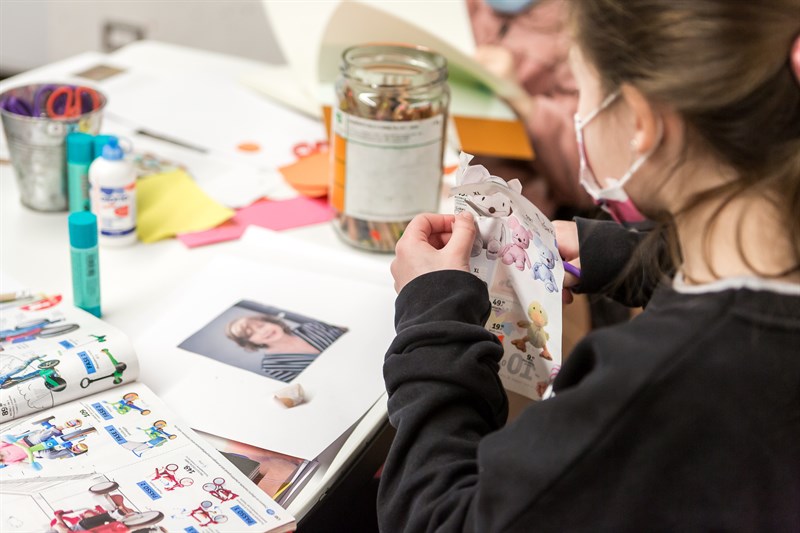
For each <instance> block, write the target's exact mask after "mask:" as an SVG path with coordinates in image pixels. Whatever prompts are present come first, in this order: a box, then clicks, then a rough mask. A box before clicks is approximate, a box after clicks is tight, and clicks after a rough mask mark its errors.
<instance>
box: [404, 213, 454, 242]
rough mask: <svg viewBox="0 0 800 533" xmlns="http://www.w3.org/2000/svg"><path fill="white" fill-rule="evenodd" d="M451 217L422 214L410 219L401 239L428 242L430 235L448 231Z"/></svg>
mask: <svg viewBox="0 0 800 533" xmlns="http://www.w3.org/2000/svg"><path fill="white" fill-rule="evenodd" d="M453 218H455V217H453V215H439V214H435V213H422V214H421V215H417V216H415V217H414V218H413V219H411V222H409V223H408V226H406V229H405V231H404V232H403V237H404V238H408V239H412V240H414V241H422V242H428V241H429V240H430V237H431V235H434V234H438V233H446V232H449V231H450V228H451V225H452V223H453Z"/></svg>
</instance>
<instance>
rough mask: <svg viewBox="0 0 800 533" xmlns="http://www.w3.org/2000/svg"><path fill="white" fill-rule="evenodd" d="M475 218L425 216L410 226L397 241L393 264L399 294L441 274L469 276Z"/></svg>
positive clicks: (415, 218)
mask: <svg viewBox="0 0 800 533" xmlns="http://www.w3.org/2000/svg"><path fill="white" fill-rule="evenodd" d="M475 232H476V230H475V223H474V222H473V220H472V215H471V214H470V213H468V212H466V211H462V212H461V213H459V214H458V215H457V216H453V215H437V214H422V215H417V216H416V217H414V219H413V220H412V221H411V222H409V224H408V227H407V228H406V230H405V232H404V233H403V236H402V237H401V238H400V240H399V241H397V247H396V248H395V252H396V253H397V256H396V257H395V259H394V261H392V267H391V271H392V276H394V289H395V290H396V291H397V292H398V293H399V292H400V291H401V290H402V289H403V287H405V286H406V284H407V283H408V282H409V281H411V280H412V279H414V278H416V277H418V276H421V275H423V274H427V273H428V272H435V271H437V270H463V271H465V272H469V253H470V250H471V249H472V242H473V241H474V240H475Z"/></svg>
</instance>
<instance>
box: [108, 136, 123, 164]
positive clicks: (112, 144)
mask: <svg viewBox="0 0 800 533" xmlns="http://www.w3.org/2000/svg"><path fill="white" fill-rule="evenodd" d="M124 157H125V153H124V152H123V151H122V148H120V146H119V139H117V138H116V137H111V138H110V139H109V140H108V142H107V143H106V145H105V146H103V159H106V160H108V161H119V160H120V159H122V158H124Z"/></svg>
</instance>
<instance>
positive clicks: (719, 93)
mask: <svg viewBox="0 0 800 533" xmlns="http://www.w3.org/2000/svg"><path fill="white" fill-rule="evenodd" d="M799 13H800V1H799V0H760V1H758V2H753V1H737V0H574V1H573V2H571V17H572V23H573V27H574V33H575V38H576V41H577V44H578V46H579V47H580V49H581V51H582V53H583V55H584V57H586V58H587V59H588V61H589V62H590V63H591V64H592V65H593V66H594V67H595V68H596V70H597V72H598V73H599V75H600V77H601V81H602V84H603V87H604V89H605V90H606V91H608V92H611V91H612V90H614V89H616V88H618V87H620V86H621V85H622V84H625V83H627V84H631V85H633V86H635V87H637V88H638V89H639V90H640V91H642V93H644V94H645V95H646V96H647V97H648V99H650V100H651V101H652V102H654V103H660V104H664V105H667V106H669V107H671V108H672V109H674V110H675V111H676V112H678V113H679V114H680V115H681V116H682V117H683V119H684V122H685V127H686V135H687V144H686V146H685V147H684V157H685V156H686V154H687V153H688V152H689V151H691V150H692V149H693V148H692V147H698V146H699V147H700V148H701V149H703V150H709V151H710V152H711V153H712V154H713V155H714V156H715V157H716V158H717V160H719V161H720V162H722V163H724V164H727V165H728V166H729V167H730V168H732V169H733V170H734V171H735V172H736V173H737V175H738V179H736V180H734V181H733V182H730V183H726V184H724V185H721V186H719V187H716V188H714V189H711V190H707V191H704V192H703V193H701V194H698V195H696V196H694V197H693V198H690V199H689V200H688V202H687V203H686V204H685V205H684V206H683V208H682V209H681V211H680V212H679V213H678V214H677V215H676V216H680V215H681V214H686V213H688V212H690V211H692V210H694V209H695V208H697V207H698V206H700V205H703V204H706V203H707V202H709V201H712V200H713V201H718V200H720V199H721V200H722V202H721V203H720V207H719V208H718V209H716V211H715V214H714V215H713V217H712V223H711V224H710V226H709V229H708V231H707V232H706V234H705V236H704V238H705V239H706V244H708V241H709V239H710V236H711V234H712V230H713V226H714V221H715V220H716V219H717V216H718V215H719V213H720V212H721V211H722V210H723V209H724V208H725V206H727V205H728V204H729V203H730V202H731V201H732V200H734V199H735V198H739V197H742V195H749V194H754V195H759V196H761V197H764V198H766V199H767V200H769V201H770V202H771V203H772V205H773V206H774V208H775V213H776V214H777V216H779V217H780V220H781V221H782V223H783V226H784V227H785V228H786V230H787V234H788V236H789V239H790V243H791V244H790V245H791V247H792V250H791V251H792V253H793V256H794V259H795V261H796V266H794V267H793V268H791V267H790V268H789V269H788V270H786V271H783V272H759V274H761V275H764V276H767V277H770V276H774V277H779V276H784V275H786V274H788V273H790V272H792V271H795V270H800V82H798V79H797V78H796V77H795V75H794V73H793V71H792V66H791V62H790V57H789V56H790V50H791V47H792V43H793V42H794V40H795V39H796V38H798V36H800V16H799V15H798V14H799ZM676 164H677V163H676ZM665 222H666V225H667V226H669V225H671V223H672V221H671V220H668V221H665ZM662 230H663V231H666V232H668V233H673V231H672V229H671V228H669V227H666V228H665V227H662ZM739 232H740V233H739V235H740V237H741V226H740V227H739ZM672 248H673V250H676V251H677V245H676V244H675V242H674V239H673V240H672ZM706 249H708V248H707V247H706ZM739 253H740V255H741V256H742V258H743V260H744V261H745V263H746V264H747V265H748V266H749V267H750V268H751V269H752V270H755V268H753V266H752V262H751V261H750V260H749V259H748V258H747V256H746V254H745V251H744V250H743V247H742V246H741V238H740V239H739ZM639 255H640V259H649V260H651V261H655V260H657V259H658V258H657V257H656V254H649V253H647V252H644V251H641V253H640V254H639ZM662 266H663V265H662ZM709 267H710V268H711V269H712V272H713V266H712V265H711V264H709ZM638 268H641V265H639V267H638Z"/></svg>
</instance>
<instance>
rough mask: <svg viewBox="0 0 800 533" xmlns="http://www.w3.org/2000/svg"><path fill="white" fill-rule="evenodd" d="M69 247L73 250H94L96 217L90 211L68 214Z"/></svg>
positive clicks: (95, 244)
mask: <svg viewBox="0 0 800 533" xmlns="http://www.w3.org/2000/svg"><path fill="white" fill-rule="evenodd" d="M67 220H68V221H69V245H70V246H72V247H73V248H94V247H95V246H97V217H96V216H95V215H94V213H92V212H91V211H76V212H75V213H70V215H69V217H68V219H67Z"/></svg>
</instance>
